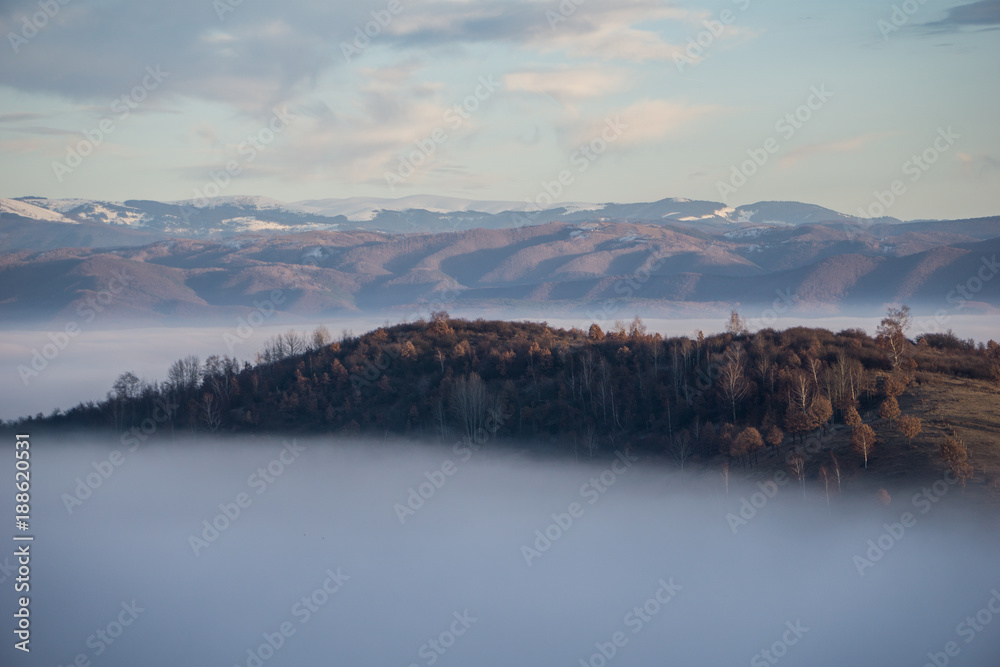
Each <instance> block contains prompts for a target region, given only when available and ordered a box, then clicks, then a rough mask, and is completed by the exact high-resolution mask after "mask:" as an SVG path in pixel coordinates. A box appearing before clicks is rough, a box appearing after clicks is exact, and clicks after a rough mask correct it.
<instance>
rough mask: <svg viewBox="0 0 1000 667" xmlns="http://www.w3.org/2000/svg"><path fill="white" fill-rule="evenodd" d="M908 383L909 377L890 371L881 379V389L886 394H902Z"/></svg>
mask: <svg viewBox="0 0 1000 667" xmlns="http://www.w3.org/2000/svg"><path fill="white" fill-rule="evenodd" d="M909 383H910V380H909V378H907V377H906V376H905V375H903V374H902V373H890V374H889V375H886V376H885V378H884V379H883V381H882V389H883V390H884V391H885V395H886V396H902V395H903V392H904V391H906V385H908V384H909Z"/></svg>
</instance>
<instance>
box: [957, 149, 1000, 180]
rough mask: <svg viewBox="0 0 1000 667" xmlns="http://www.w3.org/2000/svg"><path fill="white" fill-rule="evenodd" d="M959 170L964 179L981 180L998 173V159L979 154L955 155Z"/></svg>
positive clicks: (999, 162)
mask: <svg viewBox="0 0 1000 667" xmlns="http://www.w3.org/2000/svg"><path fill="white" fill-rule="evenodd" d="M955 157H956V158H958V162H959V169H960V170H961V173H962V176H964V177H965V178H982V177H984V176H986V175H988V174H991V173H993V172H997V171H1000V159H997V158H995V157H993V156H992V155H988V154H986V153H980V154H976V155H970V154H969V153H957V154H956V155H955Z"/></svg>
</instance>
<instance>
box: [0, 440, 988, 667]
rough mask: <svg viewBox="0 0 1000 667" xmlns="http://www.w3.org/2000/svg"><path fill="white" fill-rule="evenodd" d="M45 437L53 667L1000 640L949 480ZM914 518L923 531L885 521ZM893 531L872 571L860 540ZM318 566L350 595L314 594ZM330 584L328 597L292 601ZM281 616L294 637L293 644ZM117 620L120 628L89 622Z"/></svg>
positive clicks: (655, 658) (827, 658)
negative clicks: (787, 479) (920, 494)
mask: <svg viewBox="0 0 1000 667" xmlns="http://www.w3.org/2000/svg"><path fill="white" fill-rule="evenodd" d="M32 440H33V441H32V453H33V465H34V470H37V471H38V475H37V478H35V482H34V487H33V491H34V494H33V498H34V513H35V515H36V516H35V519H34V521H35V523H36V525H38V526H39V527H43V526H44V529H43V530H41V531H40V535H39V540H38V541H37V542H36V543H35V544H34V545H33V548H34V549H35V560H34V561H33V566H34V567H33V570H32V575H33V580H32V581H33V583H34V584H35V586H33V590H32V593H33V598H32V600H33V614H34V615H35V618H34V627H36V628H37V635H36V636H35V637H34V639H35V641H34V642H32V648H33V651H32V659H33V662H36V663H37V664H51V665H67V664H70V662H71V661H73V660H74V659H76V656H77V655H79V654H84V655H85V656H87V657H88V659H90V660H92V661H93V663H92V664H95V665H96V664H100V665H106V666H108V667H114V666H118V665H122V666H126V665H135V664H160V665H169V664H172V665H176V664H185V663H186V662H189V661H190V657H191V656H192V655H197V656H198V663H199V664H218V665H248V664H250V665H253V664H258V663H255V662H253V658H252V657H251V656H250V654H248V651H255V652H259V647H260V646H261V645H262V644H265V642H266V638H265V637H263V635H265V634H266V635H269V636H270V637H271V638H272V645H273V644H280V648H278V649H277V651H276V653H275V655H274V657H273V658H271V659H270V660H269V661H265V663H264V664H272V665H273V664H280V665H287V666H296V665H302V666H311V665H316V664H319V663H320V662H321V661H324V662H329V661H332V662H335V663H336V664H356V665H361V664H367V665H403V666H405V665H412V664H416V665H430V664H440V665H463V664H465V665H468V664H476V665H483V666H484V667H485V666H490V665H497V666H500V665H514V664H533V665H559V664H562V665H579V664H581V663H580V661H581V660H584V661H586V662H585V663H584V664H592V665H602V664H605V663H603V662H601V656H600V652H601V650H602V647H603V650H604V652H605V653H611V652H612V649H614V657H613V658H612V659H610V660H608V661H607V664H615V665H642V666H646V665H651V664H663V663H664V662H667V663H669V664H712V665H738V664H752V665H756V664H772V663H769V662H761V660H764V658H763V657H762V656H761V655H759V654H760V652H761V651H762V650H765V649H767V650H772V649H773V648H774V646H775V645H776V644H779V645H780V644H782V643H784V646H783V647H781V646H779V647H778V648H776V649H774V650H775V651H777V652H778V653H781V654H782V656H783V659H782V661H781V663H782V664H787V665H812V666H814V667H819V666H824V665H830V666H841V665H845V664H867V665H915V666H919V665H923V664H924V663H925V662H926V661H927V659H928V657H927V654H928V653H932V654H933V653H935V652H940V651H942V650H943V648H944V647H945V645H946V644H947V643H948V642H956V643H957V645H958V646H959V647H960V659H956V660H955V664H960V665H964V666H983V667H986V666H987V665H995V664H996V663H995V662H992V661H991V660H993V659H995V657H996V656H997V655H998V654H1000V634H998V633H997V628H996V624H997V623H1000V617H998V618H996V619H994V620H992V623H993V625H987V626H985V627H983V629H982V631H981V632H973V633H972V634H971V636H969V635H968V632H963V633H962V634H959V632H961V631H960V630H956V628H957V626H959V625H960V624H961V623H963V620H964V619H965V618H966V617H967V616H969V615H970V614H971V615H973V616H975V614H976V613H977V612H978V611H979V610H980V609H982V608H987V605H988V604H989V603H990V600H991V596H993V595H994V594H995V592H996V590H997V589H998V587H1000V562H998V561H997V559H996V553H997V551H996V550H997V548H998V547H1000V540H998V538H997V532H996V530H995V527H994V528H993V529H991V528H990V526H991V525H992V524H990V523H986V522H985V521H982V520H981V518H979V517H977V516H976V515H975V514H974V513H970V512H969V511H968V507H967V506H966V504H965V502H964V501H963V498H962V492H961V490H959V489H958V488H957V487H954V488H951V487H948V485H947V484H945V487H946V489H947V490H945V491H944V492H943V493H942V494H941V495H940V496H936V497H935V499H936V502H934V503H933V504H932V503H930V502H927V501H925V502H924V503H922V504H915V503H914V502H913V501H912V500H911V497H912V495H913V493H914V491H919V489H907V488H904V487H900V488H891V489H890V493H891V495H892V502H891V504H890V505H888V506H883V505H881V504H880V503H878V502H877V501H876V500H875V498H874V497H872V496H871V495H870V494H868V493H862V492H860V491H858V492H855V491H852V490H851V489H845V495H844V496H843V497H835V498H834V499H833V500H832V508H831V510H830V511H829V513H828V510H827V507H826V504H825V501H824V498H823V496H822V494H821V493H817V492H816V491H815V490H813V489H811V488H810V489H809V490H808V492H807V494H806V498H805V499H803V497H802V494H801V493H800V491H799V489H798V488H797V487H796V486H795V485H794V484H788V485H782V486H780V487H779V486H775V487H769V486H768V485H767V484H766V482H767V480H757V479H750V480H748V481H746V482H734V483H733V484H732V486H731V488H730V491H729V495H728V497H727V496H726V493H725V491H724V487H723V485H722V481H721V478H720V477H719V476H718V474H717V473H715V472H714V471H710V472H704V473H701V472H699V473H694V474H687V475H684V476H682V475H680V474H677V473H675V472H672V471H669V470H667V469H658V468H657V467H655V466H654V467H645V468H641V469H640V468H639V467H638V466H632V467H630V466H629V465H628V463H627V462H626V461H627V457H619V458H614V454H613V453H612V452H610V451H609V452H605V453H604V457H603V458H601V459H596V460H594V462H593V463H588V464H574V463H573V462H572V461H569V462H567V461H555V462H548V461H545V460H540V459H537V458H533V457H529V456H527V455H519V454H514V453H511V452H510V451H508V450H506V449H504V450H499V449H496V448H495V445H494V443H487V444H486V446H485V447H484V448H483V449H481V450H479V451H477V452H473V451H472V450H470V449H465V448H463V447H459V448H457V449H456V448H453V447H451V446H447V447H427V446H420V445H416V444H414V443H409V442H400V443H394V442H389V443H383V442H380V441H346V440H344V439H341V438H337V437H323V438H316V439H299V440H297V441H295V443H294V445H293V444H292V443H291V441H282V440H281V439H279V438H248V439H239V440H211V439H199V440H198V441H197V442H187V441H177V442H174V443H172V444H171V443H170V441H169V439H168V440H167V441H165V442H161V443H160V444H158V445H156V446H152V445H148V444H139V446H138V447H137V448H136V450H135V451H134V452H133V451H129V449H128V447H125V446H123V444H122V443H121V442H107V441H100V440H96V439H94V438H92V437H88V436H85V435H79V436H70V435H61V436H57V437H49V436H46V435H44V434H42V433H36V434H34V435H33V436H32ZM126 444H128V443H126ZM508 444H509V443H508ZM115 449H117V450H118V451H119V452H120V458H115V459H114V460H116V461H119V464H118V465H117V466H113V468H112V470H111V472H110V473H109V472H107V464H106V462H107V461H108V460H109V456H110V455H111V452H112V451H113V450H115ZM282 452H284V454H283V453H282ZM279 459H280V460H284V463H282V464H280V465H278V464H276V463H274V462H275V461H278V460H279ZM615 461H617V463H615ZM449 462H450V463H449ZM268 467H270V475H266V474H264V475H263V476H262V473H261V472H260V469H262V468H263V469H265V470H266V469H268ZM101 470H105V472H104V473H103V474H105V475H107V476H106V478H103V479H102V480H101V481H100V482H99V483H97V482H95V481H94V480H95V479H97V478H96V477H94V475H98V476H100V475H102V473H101ZM0 471H2V474H3V475H4V476H8V475H11V474H12V471H13V468H12V458H11V457H4V458H3V460H2V461H0ZM442 471H443V472H442ZM446 473H447V474H446ZM88 475H90V478H89V479H88ZM78 478H79V480H78ZM84 480H87V481H84ZM266 480H270V481H266ZM758 481H761V482H763V483H764V486H763V487H761V488H763V489H764V490H765V491H767V492H768V493H769V494H770V495H772V496H773V497H771V498H768V499H767V500H763V498H764V496H761V495H758V496H757V497H754V498H753V502H754V503H755V504H757V505H758V506H760V509H758V510H757V511H756V516H752V517H751V518H750V520H749V521H748V522H746V524H745V525H743V524H735V528H736V530H735V532H734V530H733V528H732V527H731V524H732V519H731V518H730V519H727V514H731V513H732V514H733V516H735V515H736V514H738V513H739V512H740V511H741V510H740V506H741V499H743V498H751V497H752V494H753V493H756V492H758V490H759V489H758V487H757V486H756V485H755V483H756V482H758ZM932 482H933V480H929V482H928V485H930V484H931V483H932ZM81 483H82V484H89V485H91V486H89V487H87V488H84V489H82V490H81V489H80V488H78V487H80V484H81ZM422 485H423V486H422ZM91 487H96V488H91ZM931 488H933V487H931ZM410 489H413V490H414V493H415V494H422V495H423V496H424V498H425V499H424V500H423V504H422V506H421V504H420V502H418V501H415V500H413V499H411V498H410V496H411V495H412V494H410V492H409V491H410ZM88 490H89V491H90V493H89V494H88V493H87V491H88ZM239 494H246V498H249V501H248V502H243V503H242V504H243V505H244V507H243V508H242V509H237V507H236V503H237V502H239V498H240V496H239ZM71 498H75V499H77V500H78V499H80V498H82V500H79V502H77V500H73V499H71ZM244 500H245V499H244ZM408 502H409V503H410V507H416V508H417V509H416V510H415V511H413V512H407V511H401V510H400V508H401V507H402V506H403V505H405V504H406V503H408ZM574 503H576V504H577V505H576V506H575V507H574V505H573V504H574ZM220 504H221V505H222V506H223V507H222V508H220ZM924 505H927V506H928V509H927V510H926V512H924V513H922V512H921V510H922V509H923V506H924ZM4 506H5V508H7V509H10V510H11V511H12V508H11V507H10V501H9V500H7V501H5V503H4ZM237 511H238V512H239V514H238V515H237ZM223 512H227V513H228V514H229V516H230V517H231V518H230V519H228V520H226V519H220V518H219V517H218V515H221V514H222V513H223ZM906 512H909V513H910V514H912V515H913V516H914V517H915V519H914V521H915V525H914V524H913V523H911V524H910V527H908V528H905V529H904V530H903V531H902V533H900V532H899V530H898V528H893V531H895V534H896V535H897V536H898V537H892V538H891V539H890V538H889V537H883V534H884V533H886V532H887V528H885V527H884V525H885V524H888V525H889V526H893V525H894V524H895V523H898V522H899V521H901V517H902V516H903V514H904V513H906ZM569 513H573V514H574V515H575V517H576V518H573V519H570V517H569ZM553 515H556V517H553ZM744 516H746V515H744ZM401 518H402V520H401ZM994 518H995V517H994ZM205 521H209V522H213V523H214V524H215V526H216V527H217V528H218V530H217V531H216V532H214V533H213V532H206V527H205V523H204V522H205ZM557 523H561V524H562V526H563V527H559V528H557V527H556V524H557ZM536 530H537V531H540V533H545V534H547V535H548V538H547V539H549V541H548V542H545V541H540V540H539V534H540V533H536ZM206 538H207V539H206ZM880 539H881V540H882V545H883V547H888V548H887V549H886V550H885V551H884V554H883V555H881V556H880V557H879V558H878V559H877V560H875V561H874V562H872V564H871V566H870V567H869V566H865V567H862V568H861V571H862V572H863V575H862V574H859V566H858V565H857V562H856V559H855V556H859V557H862V558H867V557H868V556H870V555H873V554H868V551H869V549H870V546H869V544H868V540H872V541H873V542H878V540H880ZM198 540H205V541H204V542H199V541H198ZM526 548H527V549H528V551H525V549H526ZM532 549H534V550H536V551H535V552H534V553H533V552H532V551H531V550H532ZM196 552H197V555H196ZM866 554H868V555H866ZM529 561H530V564H529ZM0 562H2V561H0ZM334 578H335V579H336V580H337V581H338V582H339V583H335V582H334ZM324 582H327V590H328V591H335V592H329V593H326V594H322V595H321V594H316V591H317V590H319V589H322V587H323V584H324ZM338 586H339V588H338ZM991 591H992V592H991ZM314 594H316V596H315V598H314V600H317V601H323V603H322V604H319V603H314V607H315V610H314V611H311V612H309V613H308V614H307V613H306V612H305V611H303V610H304V609H308V605H302V604H299V606H298V607H296V605H297V604H298V603H300V602H301V599H302V597H303V596H307V597H310V596H313V595H314ZM657 597H659V602H650V600H656V599H657ZM133 601H134V605H135V608H139V609H141V611H138V612H137V616H136V617H135V618H132V616H135V613H136V612H135V608H132V610H131V611H129V612H126V611H125V609H126V608H127V607H129V606H130V605H133ZM12 603H13V601H12V599H11V598H10V597H9V596H5V598H4V600H3V601H2V608H3V609H4V611H5V612H8V611H9V610H11V609H12ZM123 603H124V604H125V605H126V606H125V607H123ZM993 606H994V608H996V607H997V606H1000V598H998V599H997V601H996V602H994V603H993ZM636 607H645V608H646V612H645V616H643V614H642V613H638V612H636V611H635V608H636ZM129 614H132V616H130V615H129ZM456 614H457V615H458V616H456ZM460 617H461V618H464V619H465V623H464V625H463V623H461V622H459V621H458V620H457V619H458V618H460ZM119 618H121V620H122V621H128V624H127V625H124V626H117V627H116V626H114V625H113V623H114V622H115V621H116V619H119ZM283 623H288V624H289V625H287V626H285V627H286V630H287V629H294V634H291V633H289V635H288V636H287V637H286V639H285V640H284V641H283V642H279V641H278V639H276V638H275V635H274V633H275V632H279V628H281V626H282V624H283ZM109 625H111V628H110V631H111V633H112V634H114V633H118V632H119V631H121V632H120V633H119V636H118V638H117V639H115V640H114V641H113V643H107V642H106V640H104V639H101V638H100V637H101V635H97V634H96V633H97V631H98V630H102V629H108V626H109ZM790 628H794V629H795V630H794V631H792V630H790ZM966 629H967V628H966ZM452 631H454V632H455V633H456V634H455V636H453V637H451V638H449V636H448V635H447V633H449V632H452ZM459 631H461V633H459ZM443 633H444V637H443V639H442V634H443ZM616 633H621V634H620V635H616ZM105 636H110V635H107V634H106V635H105ZM616 636H617V637H618V646H617V647H615V646H613V644H614V638H615V637H616ZM966 637H969V641H968V642H966V641H965V639H966ZM623 638H624V639H625V641H622V639H623ZM431 639H437V640H440V641H441V642H442V643H438V644H435V645H433V646H439V647H441V646H443V643H447V644H449V646H448V647H447V648H445V649H444V650H443V651H439V650H438V649H435V648H433V646H432V645H430V644H428V642H429V641H430V640H431ZM452 639H454V642H453V643H451V642H452ZM792 640H794V641H792ZM88 641H89V644H88ZM11 651H12V649H11V647H10V642H9V641H5V642H4V643H3V646H2V648H0V655H5V656H8V657H9V656H10V655H11ZM98 651H101V655H99V656H98V655H96V654H97V652H98ZM263 654H264V655H267V650H266V648H265V650H264V651H263ZM786 654H787V655H786ZM595 656H596V657H595ZM5 662H6V659H5Z"/></svg>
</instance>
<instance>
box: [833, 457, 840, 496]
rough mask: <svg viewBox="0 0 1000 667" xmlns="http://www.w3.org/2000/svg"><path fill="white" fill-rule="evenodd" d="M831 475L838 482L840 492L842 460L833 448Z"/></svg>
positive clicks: (838, 491)
mask: <svg viewBox="0 0 1000 667" xmlns="http://www.w3.org/2000/svg"><path fill="white" fill-rule="evenodd" d="M830 477H831V478H832V479H833V481H835V482H837V493H840V481H841V480H840V461H838V460H837V455H836V454H834V453H833V450H830Z"/></svg>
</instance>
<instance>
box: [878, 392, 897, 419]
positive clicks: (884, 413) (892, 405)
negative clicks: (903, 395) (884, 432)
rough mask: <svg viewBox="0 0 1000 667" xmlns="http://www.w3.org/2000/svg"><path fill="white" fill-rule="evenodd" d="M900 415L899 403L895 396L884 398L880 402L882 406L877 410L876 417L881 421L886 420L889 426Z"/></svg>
mask: <svg viewBox="0 0 1000 667" xmlns="http://www.w3.org/2000/svg"><path fill="white" fill-rule="evenodd" d="M900 414H901V412H900V409H899V402H898V401H897V400H896V397H895V396H889V397H888V398H886V399H885V400H884V401H882V405H880V406H879V408H878V416H879V417H881V418H882V419H885V420H888V422H889V425H890V426H891V425H893V424H894V423H895V422H896V419H897V418H898V417H899V415H900Z"/></svg>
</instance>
